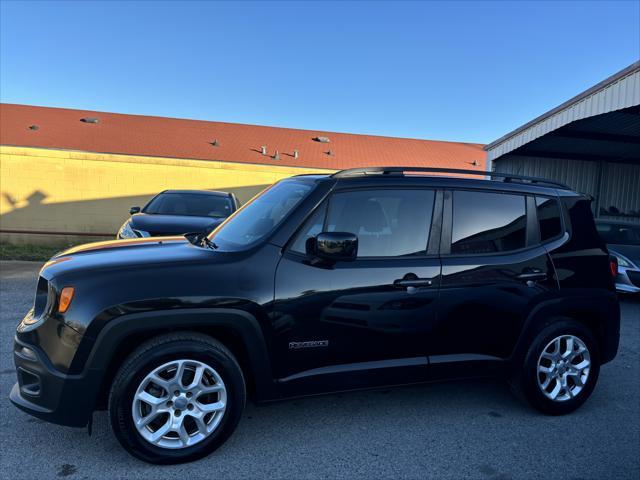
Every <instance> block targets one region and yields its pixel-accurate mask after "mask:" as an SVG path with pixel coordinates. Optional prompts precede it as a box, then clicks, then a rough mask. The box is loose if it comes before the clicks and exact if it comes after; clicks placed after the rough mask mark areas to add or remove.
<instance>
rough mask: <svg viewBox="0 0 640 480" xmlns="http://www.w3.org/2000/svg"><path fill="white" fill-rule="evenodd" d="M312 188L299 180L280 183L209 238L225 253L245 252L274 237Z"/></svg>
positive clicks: (255, 199) (230, 219)
mask: <svg viewBox="0 0 640 480" xmlns="http://www.w3.org/2000/svg"><path fill="white" fill-rule="evenodd" d="M312 188H313V185H312V184H310V183H307V182H302V181H299V180H284V181H281V182H278V183H276V184H275V185H273V186H272V187H270V188H268V189H267V190H265V191H264V192H262V193H261V194H260V195H258V196H257V197H254V198H253V200H251V201H250V202H249V203H247V204H246V205H245V206H244V207H242V208H241V209H240V210H238V211H237V212H236V213H235V214H234V215H232V216H231V217H229V219H228V220H227V221H226V222H224V223H223V224H222V225H220V227H218V228H217V229H216V230H214V231H213V232H212V233H211V235H210V236H209V238H210V239H211V240H212V241H213V242H214V243H215V244H216V245H218V247H219V248H221V249H222V250H240V249H243V248H246V247H247V246H249V245H251V244H254V243H256V242H258V241H259V240H261V239H262V238H264V237H265V236H267V235H268V234H269V233H271V232H272V231H273V230H274V229H275V228H276V227H277V226H278V225H279V224H280V222H282V220H284V218H285V217H286V216H287V215H288V214H289V213H290V212H291V211H292V210H293V208H294V207H295V206H296V205H298V204H299V203H300V202H301V201H302V199H304V198H305V197H306V196H307V195H308V194H309V192H310V191H311V189H312Z"/></svg>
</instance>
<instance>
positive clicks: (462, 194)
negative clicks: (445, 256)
mask: <svg viewBox="0 0 640 480" xmlns="http://www.w3.org/2000/svg"><path fill="white" fill-rule="evenodd" d="M526 230H527V220H526V210H525V197H524V196H522V195H510V194H503V193H489V192H471V191H456V192H454V193H453V225H452V234H451V253H452V254H454V255H469V254H482V253H485V254H490V253H500V252H508V251H511V250H518V249H519V248H524V247H525V245H526V239H527V236H526Z"/></svg>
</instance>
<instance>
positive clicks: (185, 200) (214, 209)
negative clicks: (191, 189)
mask: <svg viewBox="0 0 640 480" xmlns="http://www.w3.org/2000/svg"><path fill="white" fill-rule="evenodd" d="M231 207H232V205H231V199H230V198H229V197H225V196H222V195H208V194H206V193H182V192H166V193H161V194H159V195H158V196H156V197H155V198H153V200H151V201H150V202H149V204H148V205H147V206H146V207H144V210H143V211H144V213H148V214H152V215H188V216H193V217H214V218H224V217H228V216H229V215H230V214H231Z"/></svg>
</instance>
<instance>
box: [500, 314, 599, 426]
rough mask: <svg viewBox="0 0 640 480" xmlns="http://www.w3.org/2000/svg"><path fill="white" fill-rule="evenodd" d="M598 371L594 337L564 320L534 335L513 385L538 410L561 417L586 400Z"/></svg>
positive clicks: (587, 330)
mask: <svg viewBox="0 0 640 480" xmlns="http://www.w3.org/2000/svg"><path fill="white" fill-rule="evenodd" d="M599 372H600V355H599V351H598V345H597V342H596V340H595V338H594V336H593V334H592V333H591V331H590V330H589V329H588V328H587V327H585V326H584V325H582V324H580V323H578V322H576V321H573V320H569V319H566V320H560V321H558V322H556V323H553V324H551V325H550V326H548V327H547V328H545V329H544V330H542V331H541V332H540V333H539V334H538V335H537V336H536V338H535V339H534V340H533V342H532V344H531V346H530V347H529V350H528V352H527V354H526V356H525V358H524V361H523V363H522V367H521V370H520V371H519V372H518V374H517V377H516V379H515V381H514V383H513V385H514V386H515V387H516V390H517V392H518V393H520V394H521V395H522V396H523V397H524V398H525V399H526V400H527V401H528V402H529V403H530V404H531V405H532V406H534V407H535V408H537V409H538V410H540V411H542V412H544V413H546V414H549V415H563V414H567V413H570V412H573V411H574V410H576V409H577V408H578V407H580V406H581V405H582V404H583V403H584V402H585V401H586V400H587V398H589V396H590V395H591V393H592V392H593V389H594V388H595V385H596V382H597V380H598V374H599Z"/></svg>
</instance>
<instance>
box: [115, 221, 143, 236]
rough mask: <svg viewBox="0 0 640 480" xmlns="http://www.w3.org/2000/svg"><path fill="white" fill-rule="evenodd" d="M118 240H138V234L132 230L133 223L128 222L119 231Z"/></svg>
mask: <svg viewBox="0 0 640 480" xmlns="http://www.w3.org/2000/svg"><path fill="white" fill-rule="evenodd" d="M118 238H138V236H137V235H136V233H135V232H134V231H133V228H131V222H130V221H129V220H127V221H126V222H124V224H123V225H122V226H121V227H120V230H118Z"/></svg>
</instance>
